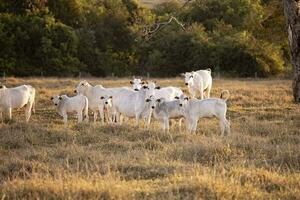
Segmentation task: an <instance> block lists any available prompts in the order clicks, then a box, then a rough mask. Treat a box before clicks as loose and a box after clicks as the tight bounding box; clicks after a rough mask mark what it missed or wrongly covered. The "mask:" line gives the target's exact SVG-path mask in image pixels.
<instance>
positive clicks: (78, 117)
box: [77, 111, 82, 123]
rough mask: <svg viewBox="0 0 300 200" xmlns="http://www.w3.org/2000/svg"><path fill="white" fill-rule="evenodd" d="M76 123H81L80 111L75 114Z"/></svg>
mask: <svg viewBox="0 0 300 200" xmlns="http://www.w3.org/2000/svg"><path fill="white" fill-rule="evenodd" d="M77 122H78V123H81V122H82V111H80V112H78V113H77Z"/></svg>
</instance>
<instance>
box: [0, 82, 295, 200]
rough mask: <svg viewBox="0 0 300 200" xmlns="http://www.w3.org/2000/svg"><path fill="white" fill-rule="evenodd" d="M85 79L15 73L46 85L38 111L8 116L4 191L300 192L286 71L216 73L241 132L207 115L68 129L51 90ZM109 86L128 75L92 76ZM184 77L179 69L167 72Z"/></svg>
mask: <svg viewBox="0 0 300 200" xmlns="http://www.w3.org/2000/svg"><path fill="white" fill-rule="evenodd" d="M78 81H79V80H75V79H34V78H30V79H15V78H9V79H8V83H7V85H8V86H15V85H19V84H22V83H27V84H31V85H33V86H34V87H36V88H37V91H38V96H37V101H38V103H37V113H36V114H35V115H33V117H32V119H31V122H30V123H29V124H26V123H24V122H23V121H24V113H23V110H21V111H15V112H14V120H13V121H12V122H9V123H6V124H1V125H0V130H1V131H0V198H2V199H299V198H300V173H299V172H300V148H299V146H300V133H299V128H300V107H299V105H296V104H293V102H292V96H291V90H290V88H291V82H290V81H286V80H257V81H254V80H215V81H214V87H213V94H212V96H219V93H220V91H221V90H222V89H229V90H230V92H231V97H230V99H229V101H228V104H229V111H228V118H229V120H230V122H231V125H232V134H231V135H230V136H228V137H226V138H223V139H222V138H221V137H220V135H219V128H218V123H217V121H216V120H213V119H205V120H201V122H200V123H199V129H198V133H197V134H196V135H189V134H187V133H184V132H179V130H178V128H177V127H176V126H175V127H173V128H172V130H171V132H170V133H169V134H168V133H163V132H162V131H160V130H159V125H158V124H157V123H155V124H154V125H153V126H152V127H151V129H150V130H146V129H142V128H141V129H136V128H135V127H134V126H133V124H134V123H133V121H131V122H130V123H129V124H127V125H124V126H121V127H110V126H101V125H99V123H97V124H93V123H92V122H90V123H88V124H81V125H76V124H75V121H76V120H75V119H74V117H73V118H71V121H70V124H69V127H68V129H64V128H63V125H62V122H61V118H60V117H59V116H58V115H57V114H56V112H55V111H54V107H53V106H52V105H51V102H50V100H49V98H50V97H51V96H52V95H54V94H60V93H68V94H69V95H72V91H73V88H74V86H75V85H76V84H77V83H78ZM89 81H90V82H91V83H92V84H96V83H101V84H103V85H104V86H107V87H109V86H119V85H128V80H126V79H121V80H118V81H113V80H99V79H90V80H89ZM157 81H158V83H160V84H161V85H162V86H164V85H174V86H183V84H182V82H181V81H180V80H179V79H171V80H167V79H160V80H157Z"/></svg>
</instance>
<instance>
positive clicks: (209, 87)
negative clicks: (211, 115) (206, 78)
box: [206, 85, 211, 99]
mask: <svg viewBox="0 0 300 200" xmlns="http://www.w3.org/2000/svg"><path fill="white" fill-rule="evenodd" d="M210 91H211V85H209V86H208V87H207V88H206V98H208V99H209V98H210Z"/></svg>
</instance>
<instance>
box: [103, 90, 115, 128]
mask: <svg viewBox="0 0 300 200" xmlns="http://www.w3.org/2000/svg"><path fill="white" fill-rule="evenodd" d="M100 99H101V101H102V104H103V105H104V109H105V110H106V111H107V119H108V123H110V124H112V123H113V122H115V121H116V109H115V107H114V106H113V97H112V96H108V95H105V96H102V97H100Z"/></svg>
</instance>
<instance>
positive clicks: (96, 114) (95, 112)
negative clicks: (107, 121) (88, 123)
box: [93, 111, 98, 123]
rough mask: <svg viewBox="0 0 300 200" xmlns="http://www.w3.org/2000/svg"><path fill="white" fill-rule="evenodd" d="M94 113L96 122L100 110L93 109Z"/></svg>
mask: <svg viewBox="0 0 300 200" xmlns="http://www.w3.org/2000/svg"><path fill="white" fill-rule="evenodd" d="M93 113H94V123H95V122H96V121H97V118H98V111H93Z"/></svg>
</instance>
